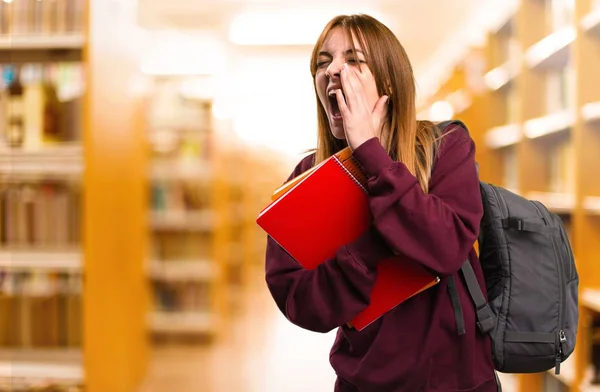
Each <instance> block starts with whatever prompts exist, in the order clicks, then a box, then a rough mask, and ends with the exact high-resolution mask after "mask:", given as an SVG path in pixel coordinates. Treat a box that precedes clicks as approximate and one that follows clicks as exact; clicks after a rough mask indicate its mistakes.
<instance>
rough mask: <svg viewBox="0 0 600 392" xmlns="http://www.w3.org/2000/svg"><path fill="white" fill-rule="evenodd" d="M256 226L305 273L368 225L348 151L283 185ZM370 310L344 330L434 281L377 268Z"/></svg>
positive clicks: (358, 175) (410, 270) (413, 266)
mask: <svg viewBox="0 0 600 392" xmlns="http://www.w3.org/2000/svg"><path fill="white" fill-rule="evenodd" d="M273 199H274V200H273V201H272V202H271V203H270V204H269V205H268V206H267V207H266V208H265V209H264V210H262V211H261V213H260V214H259V216H258V218H257V224H258V225H259V226H260V227H261V228H262V229H263V230H265V231H266V232H267V234H269V235H270V236H271V237H272V238H273V239H274V240H275V241H276V242H277V243H278V244H279V245H280V246H281V247H282V248H283V249H285V250H286V251H287V253H289V254H290V256H292V257H293V258H294V259H295V260H296V261H297V262H298V263H300V264H301V265H302V266H303V267H304V268H307V269H312V268H315V267H317V266H318V265H319V264H321V263H322V262H324V261H326V260H327V259H330V258H332V257H333V256H334V255H335V252H336V251H337V250H338V249H339V248H340V247H341V246H343V245H345V244H347V243H350V242H353V241H354V240H356V239H357V238H358V237H359V236H360V235H361V234H362V233H363V232H364V231H365V230H367V228H368V227H369V225H370V224H371V221H372V216H371V212H370V207H369V202H368V195H367V190H366V177H365V175H364V173H363V172H362V171H361V170H360V167H359V165H358V164H357V163H356V161H355V160H354V159H353V158H352V155H351V152H350V150H349V149H348V148H346V149H344V150H342V151H340V152H339V153H337V154H335V155H333V156H332V157H330V158H329V159H327V160H325V161H324V162H323V163H321V164H320V165H318V166H316V167H313V168H312V169H310V170H309V171H307V172H305V173H304V174H303V175H301V176H299V177H296V178H295V179H293V180H290V182H288V183H286V184H284V185H283V186H282V187H281V188H279V189H277V190H276V191H275V193H274V194H273ZM377 268H378V274H377V280H376V282H375V285H374V287H373V290H372V292H371V301H370V305H369V306H368V307H367V308H366V309H365V310H364V311H362V312H361V313H360V314H358V315H357V316H356V317H355V318H354V319H352V320H349V324H350V325H351V326H353V327H354V328H356V329H357V330H362V329H364V328H365V327H366V326H367V325H369V324H371V323H372V322H373V321H375V320H377V319H378V318H379V317H381V316H382V315H383V314H384V313H386V312H388V311H389V310H391V309H393V308H394V307H395V306H397V305H399V304H400V303H402V302H403V301H405V300H406V299H408V298H410V297H412V296H413V295H415V294H417V293H419V292H421V291H423V290H425V289H427V288H429V287H431V286H433V285H435V284H436V283H437V282H439V278H438V277H436V276H433V275H432V274H431V273H429V272H428V271H427V270H425V269H424V268H423V267H422V266H421V265H420V264H418V263H416V262H414V261H410V260H406V259H403V258H401V257H400V256H396V257H392V258H389V259H385V260H382V261H381V262H380V263H379V264H378V267H377Z"/></svg>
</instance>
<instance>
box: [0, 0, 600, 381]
mask: <svg viewBox="0 0 600 392" xmlns="http://www.w3.org/2000/svg"><path fill="white" fill-rule="evenodd" d="M358 12H361V13H368V14H371V15H373V16H375V17H377V18H379V19H380V20H382V21H383V22H385V23H386V24H387V25H388V26H389V27H390V28H391V29H392V30H393V31H394V32H395V33H396V34H397V35H398V37H399V39H400V41H401V42H402V43H403V45H404V46H405V48H406V50H407V52H408V54H409V56H410V58H411V61H412V65H413V67H414V70H415V74H416V76H417V82H418V97H417V100H418V102H417V103H418V110H419V117H420V118H422V119H431V120H434V121H442V120H446V119H451V118H457V119H460V120H462V121H464V122H465V123H466V124H467V126H468V127H469V129H470V132H471V134H472V137H473V138H474V139H475V141H476V143H477V160H478V162H479V165H480V171H481V176H482V178H483V179H484V180H486V181H489V182H492V183H495V184H499V185H502V186H504V187H507V188H510V189H512V190H513V191H515V192H518V193H520V194H522V195H525V196H527V197H529V198H535V199H537V200H540V201H542V202H544V203H545V204H546V205H547V206H548V207H549V208H550V209H552V210H553V211H554V212H556V213H558V214H560V216H561V217H562V218H563V220H564V222H565V224H566V225H567V227H568V228H569V235H570V237H571V241H572V245H573V248H574V252H575V255H576V259H577V260H576V261H577V265H578V270H579V273H580V276H581V295H580V309H581V317H580V333H579V335H578V342H577V349H576V352H575V354H574V355H573V356H572V357H571V358H569V359H568V360H567V361H566V362H565V363H564V364H563V365H562V367H561V374H560V375H559V376H555V375H554V374H553V372H552V371H550V372H547V373H543V374H533V375H520V376H516V375H510V374H508V375H502V380H503V383H504V390H505V391H506V392H511V391H519V392H538V391H557V392H558V391H560V392H564V391H569V392H580V391H586V392H588V391H600V386H596V383H597V382H598V378H599V377H597V374H598V373H599V372H600V349H599V347H600V346H598V345H597V342H600V334H599V333H596V330H595V329H594V325H595V323H594V322H593V320H594V315H595V314H596V313H595V312H596V311H598V312H600V291H596V289H600V271H598V268H597V267H596V265H595V262H596V261H597V259H598V258H599V257H600V240H599V238H600V180H599V178H600V176H599V175H598V174H595V170H600V158H599V155H600V121H599V120H600V1H598V0H521V1H517V0H514V1H513V0H496V1H494V0H419V1H411V0H395V1H391V0H390V1H388V0H379V1H359V0H345V1H333V0H332V1H329V0H320V1H313V0H304V1H300V0H297V1H295V0H280V1H275V0H227V1H212V2H209V1H206V0H169V1H164V2H163V1H154V0H0V390H1V391H46V392H49V391H69V392H74V391H84V390H85V391H90V392H133V391H140V392H157V391H160V392H162V391H169V392H171V391H173V392H187V391H190V392H191V391H202V392H234V391H235V392H297V391H298V392H299V391H324V392H325V391H331V390H332V389H333V383H334V380H335V375H334V374H333V371H332V370H331V368H330V366H329V362H328V353H329V349H330V346H331V343H332V342H333V338H334V334H335V332H332V333H330V334H316V333H311V332H307V331H303V330H301V329H300V328H298V327H295V326H292V325H291V324H290V323H289V322H287V320H285V318H284V317H283V316H282V315H281V314H280V313H279V312H278V310H277V309H276V307H275V305H274V302H273V301H272V299H271V298H270V296H269V293H268V291H267V289H266V285H265V282H264V247H265V234H264V232H262V231H261V230H260V229H259V228H258V227H257V225H256V223H255V219H256V217H257V215H258V213H259V211H260V210H261V209H262V208H263V207H264V206H266V204H267V203H268V201H269V197H270V194H271V192H272V191H273V190H274V189H275V188H276V187H277V186H278V185H280V184H281V183H282V182H283V181H284V180H285V179H286V178H287V176H288V175H289V174H290V172H291V170H292V169H293V167H294V166H295V164H296V163H297V162H298V161H299V160H300V159H301V158H302V157H303V156H304V155H305V152H306V150H307V149H310V148H313V147H315V142H316V110H315V109H316V98H315V96H314V91H313V86H312V80H311V76H310V72H309V58H310V53H311V50H312V45H313V44H314V42H315V41H316V39H317V37H318V35H319V33H320V31H321V29H322V28H323V27H324V25H325V24H326V22H327V21H328V20H329V19H330V18H331V17H333V16H335V15H337V14H341V13H358Z"/></svg>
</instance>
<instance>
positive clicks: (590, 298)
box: [580, 288, 600, 313]
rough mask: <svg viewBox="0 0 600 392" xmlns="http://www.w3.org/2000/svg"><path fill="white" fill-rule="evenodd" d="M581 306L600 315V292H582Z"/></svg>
mask: <svg viewBox="0 0 600 392" xmlns="http://www.w3.org/2000/svg"><path fill="white" fill-rule="evenodd" d="M580 301H581V305H582V306H584V307H586V308H588V309H590V310H592V311H594V312H596V313H600V290H598V289H590V288H584V289H582V290H581V299H580Z"/></svg>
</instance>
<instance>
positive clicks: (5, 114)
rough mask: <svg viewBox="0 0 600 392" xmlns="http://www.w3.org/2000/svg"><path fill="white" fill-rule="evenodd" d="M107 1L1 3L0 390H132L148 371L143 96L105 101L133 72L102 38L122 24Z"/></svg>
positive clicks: (15, 0) (116, 94) (116, 48)
mask: <svg viewBox="0 0 600 392" xmlns="http://www.w3.org/2000/svg"><path fill="white" fill-rule="evenodd" d="M110 7H112V6H111V5H110V4H108V3H104V2H101V1H98V0H89V1H88V0H54V1H29V0H13V1H0V389H1V390H11V391H12V390H15V391H17V390H18V391H38V390H39V391H41V390H52V391H67V390H68V391H83V390H86V391H100V390H114V391H118V390H131V387H132V386H133V385H136V384H137V383H138V382H139V380H140V378H141V377H142V376H143V373H144V367H145V362H146V358H145V348H144V346H143V337H142V336H139V337H138V336H137V335H139V333H138V330H137V328H138V324H139V325H141V323H142V322H143V318H142V317H141V314H140V312H141V311H142V310H141V307H140V304H143V301H144V298H145V292H144V290H143V287H142V286H140V285H136V281H137V280H138V276H137V275H136V262H137V261H138V260H139V271H140V273H139V279H141V278H142V272H141V271H142V264H141V254H142V253H141V252H138V250H139V249H141V245H142V244H143V236H142V235H137V234H136V233H135V231H136V230H138V229H137V228H139V227H142V224H143V223H144V221H143V220H142V219H141V218H142V216H141V215H136V212H137V211H138V210H140V209H141V208H143V207H140V206H141V205H142V203H141V202H142V201H143V200H142V199H138V198H137V197H136V196H137V194H136V192H135V190H136V186H139V188H140V189H141V187H142V184H143V182H142V176H138V177H139V178H140V179H139V180H135V179H134V180H132V181H130V180H131V177H133V178H135V177H136V176H137V174H138V173H137V168H138V167H141V163H142V157H143V154H141V153H137V154H136V153H135V149H136V148H137V149H139V147H135V145H136V144H137V145H141V144H140V143H139V142H140V140H135V141H133V142H132V140H131V139H135V138H137V137H138V136H139V135H141V134H140V133H136V132H135V128H136V125H137V124H136V120H135V119H136V117H135V103H134V102H133V101H134V99H133V98H132V99H131V102H127V103H123V102H121V105H120V107H119V108H116V109H115V108H114V107H113V108H111V105H110V100H111V99H112V100H114V99H119V98H118V97H120V96H122V95H124V94H123V92H124V89H125V88H126V84H124V83H120V80H121V81H122V79H123V78H125V79H126V78H131V77H132V72H135V70H134V68H133V67H132V62H131V61H129V60H125V59H122V58H121V57H122V50H123V48H120V47H119V42H118V41H116V42H111V41H110V40H109V41H108V43H107V42H106V41H104V40H103V39H104V38H109V39H110V36H111V35H110V31H107V29H114V28H123V27H124V25H126V24H127V23H126V19H125V18H121V19H118V21H117V22H115V23H114V24H113V25H110V26H107V25H106V24H99V23H98V18H100V19H102V18H105V17H106V16H107V15H109V14H110V13H111V12H113V13H114V12H117V13H118V12H120V11H121V9H120V8H119V7H113V8H110ZM117 57H120V58H121V59H120V60H119V61H120V66H119V72H121V74H120V75H118V76H117V77H115V76H114V74H115V73H117V72H116V71H115V66H114V65H110V63H111V62H113V64H114V63H115V60H116V58H117ZM107 63H108V66H107ZM100 65H102V66H104V67H102V68H101V67H100ZM90 69H94V74H93V75H91V74H90V73H89V70H90ZM107 80H112V81H114V82H115V83H116V84H110V83H106V81H107ZM107 113H111V114H110V116H111V117H112V118H113V119H114V120H116V121H117V123H116V124H111V125H112V127H107V125H108V123H107V121H106V120H105V118H106V117H107ZM107 129H111V130H112V133H111V132H106V131H107ZM92 146H93V148H92ZM123 156H126V158H125V159H124V160H123ZM123 164H126V165H127V166H128V167H129V168H130V171H129V172H128V173H127V174H126V175H125V174H119V172H118V170H116V168H117V167H118V168H119V169H121V168H122V167H123ZM128 176H131V177H129V178H127V177H128ZM107 179H108V181H107ZM120 182H126V183H128V185H127V187H125V188H123V189H120V187H119V186H117V184H119V183H120ZM109 193H111V197H112V198H110V197H107V195H108V194H109ZM140 195H141V193H140ZM119 219H123V220H125V223H124V224H122V225H121V227H120V228H119V229H115V227H116V226H117V224H116V223H120V222H119ZM140 234H141V233H140ZM124 238H127V241H124ZM136 252H137V253H136ZM124 261H127V263H128V264H127V271H126V272H125V273H122V272H121V271H120V269H119V268H117V267H118V266H119V265H120V266H121V268H122V266H123V262H124ZM117 275H120V278H119V279H115V276H117ZM124 294H126V296H125V295H124ZM111 301H112V303H111V304H110V306H108V304H107V302H108V303H110V302H111ZM137 308H140V310H137ZM138 314H140V316H139V317H137V316H138ZM123 315H127V320H126V323H123ZM114 336H119V337H118V338H114ZM84 342H85V343H84ZM125 363H127V364H128V365H127V366H125V365H124V364H125ZM123 369H127V370H123Z"/></svg>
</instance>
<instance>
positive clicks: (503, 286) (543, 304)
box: [437, 121, 579, 374]
mask: <svg viewBox="0 0 600 392" xmlns="http://www.w3.org/2000/svg"><path fill="white" fill-rule="evenodd" d="M450 124H458V125H461V126H462V127H464V129H465V130H466V129H467V127H466V126H465V125H464V124H463V123H462V122H460V121H446V122H442V123H440V124H437V126H438V127H439V128H440V129H441V130H443V129H444V128H445V127H447V126H448V125H450ZM480 190H481V197H482V200H483V211H484V213H483V218H482V221H481V225H480V233H479V238H478V243H479V259H480V261H481V266H482V269H483V274H484V276H485V284H486V288H487V293H488V301H486V300H485V298H484V296H483V293H482V291H481V289H480V287H479V284H478V282H477V279H476V277H475V274H474V272H473V269H472V267H471V264H470V263H469V261H468V260H467V261H466V262H465V263H464V264H463V266H462V267H461V275H462V277H463V278H464V281H465V283H466V286H467V288H468V291H469V293H470V295H471V298H472V299H473V302H474V304H475V307H476V309H477V326H478V328H479V329H480V330H481V331H482V332H483V333H487V334H489V335H490V337H491V340H492V356H493V360H494V366H495V368H496V370H497V371H499V372H502V373H538V372H544V371H547V370H550V369H552V368H555V373H556V374H559V373H560V364H561V362H563V361H565V360H566V359H567V358H568V357H569V356H570V355H571V354H572V353H573V350H574V349H575V339H576V334H577V323H578V317H579V310H578V297H577V291H578V286H579V275H578V273H577V269H576V266H575V260H574V258H573V252H572V250H571V245H570V243H569V239H568V237H567V234H566V232H565V228H564V226H563V222H562V220H561V218H560V217H558V216H557V215H556V214H554V213H551V212H550V211H549V210H548V209H547V208H546V207H545V206H544V205H543V204H542V203H540V202H539V201H535V200H527V199H526V198H524V197H522V196H519V195H517V194H515V193H512V192H510V191H508V190H506V189H503V188H501V187H499V186H496V185H492V184H488V183H485V182H483V181H480ZM448 291H449V294H450V299H451V302H452V305H453V308H454V315H455V317H456V322H457V326H458V331H459V334H464V321H463V319H462V310H461V304H460V299H459V298H458V292H457V291H456V282H455V280H454V276H451V277H450V278H449V285H448Z"/></svg>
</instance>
